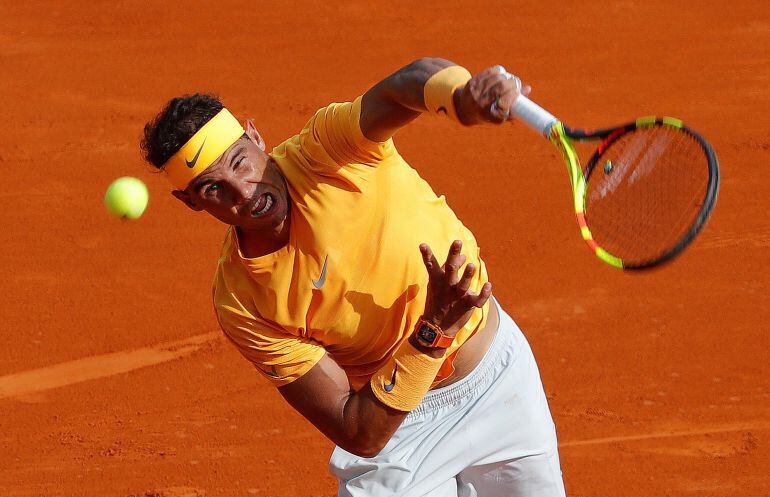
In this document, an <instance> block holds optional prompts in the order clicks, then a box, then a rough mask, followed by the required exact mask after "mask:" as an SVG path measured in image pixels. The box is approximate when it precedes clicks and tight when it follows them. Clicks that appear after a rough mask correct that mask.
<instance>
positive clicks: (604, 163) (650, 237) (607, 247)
mask: <svg viewBox="0 0 770 497" xmlns="http://www.w3.org/2000/svg"><path fill="white" fill-rule="evenodd" d="M558 128H560V129H558ZM559 135H562V136H559ZM567 138H568V139H572V140H579V141H585V140H601V142H600V144H599V146H598V147H597V148H596V151H595V152H594V153H593V154H592V156H591V157H590V159H589V160H588V162H587V164H586V169H585V173H583V174H582V178H577V179H575V178H574V175H573V178H572V183H573V193H574V195H575V202H574V205H575V214H576V217H577V221H578V224H579V225H580V229H581V234H582V236H583V239H584V240H585V242H586V243H587V244H588V245H589V247H590V248H591V249H592V250H593V251H594V253H595V254H596V255H597V256H598V257H599V258H600V259H601V260H603V261H604V262H606V263H608V264H610V265H612V266H615V267H618V268H622V269H628V270H639V269H646V268H652V267H655V266H659V265H660V264H663V263H665V262H666V261H669V260H671V259H672V258H674V257H675V256H677V255H678V254H680V253H681V252H682V251H683V250H684V249H685V248H686V247H687V246H688V245H689V244H690V243H691V242H692V240H693V239H694V238H695V236H696V235H697V234H698V233H699V232H700V230H701V229H702V228H703V226H704V225H705V223H706V220H707V219H708V217H709V215H710V213H711V211H712V210H713V208H714V205H715V203H716V198H717V194H718V190H719V163H718V160H717V157H716V154H715V153H714V150H713V148H712V147H711V145H710V144H709V143H708V142H707V141H706V140H705V139H704V138H703V137H702V136H701V135H699V134H698V133H697V132H695V131H693V130H692V129H690V128H688V127H687V126H685V125H684V124H682V122H681V121H680V120H678V119H674V118H669V117H662V118H657V117H645V118H640V119H637V120H636V121H634V122H632V123H628V124H625V125H622V126H618V127H614V128H605V129H601V130H597V131H592V132H588V131H583V130H576V129H571V128H567V127H563V126H557V127H555V129H554V130H553V131H552V136H551V139H552V141H559V142H562V145H560V148H562V149H563V148H564V146H565V145H564V144H563V142H565V141H567V146H570V145H569V143H568V140H567ZM573 154H574V150H573ZM566 157H567V155H565V158H566ZM568 162H569V159H568ZM572 169H574V166H571V167H570V170H571V171H572ZM571 175H572V173H571Z"/></svg>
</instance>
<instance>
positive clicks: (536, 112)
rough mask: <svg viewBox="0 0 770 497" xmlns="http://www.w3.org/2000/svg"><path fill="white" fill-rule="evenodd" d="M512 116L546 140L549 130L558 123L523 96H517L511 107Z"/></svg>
mask: <svg viewBox="0 0 770 497" xmlns="http://www.w3.org/2000/svg"><path fill="white" fill-rule="evenodd" d="M511 111H512V112H513V114H514V116H515V117H516V118H518V119H520V120H522V121H524V122H525V123H527V125H529V127H530V128H532V129H534V130H535V131H537V132H538V133H540V134H541V135H543V136H545V137H546V138H548V134H549V133H550V132H551V128H552V127H553V125H554V124H556V123H557V122H558V119H556V117H554V116H553V114H551V113H550V112H548V111H547V110H545V109H544V108H542V107H540V106H539V105H537V104H536V103H535V102H533V101H532V100H530V99H528V98H527V97H525V96H524V95H519V96H518V97H517V98H516V100H515V101H514V102H513V105H512V106H511Z"/></svg>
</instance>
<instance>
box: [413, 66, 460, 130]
mask: <svg viewBox="0 0 770 497" xmlns="http://www.w3.org/2000/svg"><path fill="white" fill-rule="evenodd" d="M470 79H471V73H470V72H468V70H467V69H466V68H464V67H462V66H450V67H445V68H444V69H442V70H440V71H439V72H437V73H436V74H434V75H433V76H431V77H430V78H429V79H428V81H426V82H425V87H424V88H423V99H424V100H425V107H426V108H427V109H428V111H430V112H433V113H442V114H446V115H447V116H449V117H450V118H451V119H453V120H455V121H457V122H460V119H459V118H458V117H457V110H456V109H455V102H454V93H455V90H457V89H458V88H460V87H461V86H463V85H464V84H465V83H467V82H468V81H469V80H470Z"/></svg>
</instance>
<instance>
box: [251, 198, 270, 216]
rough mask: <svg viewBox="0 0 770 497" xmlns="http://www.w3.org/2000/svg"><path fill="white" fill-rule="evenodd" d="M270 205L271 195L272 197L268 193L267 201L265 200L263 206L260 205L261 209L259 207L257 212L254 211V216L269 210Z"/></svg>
mask: <svg viewBox="0 0 770 497" xmlns="http://www.w3.org/2000/svg"><path fill="white" fill-rule="evenodd" d="M272 206H273V197H272V196H271V195H268V196H267V202H265V206H264V207H262V208H261V209H259V210H258V211H257V212H255V213H254V214H255V215H256V216H261V215H262V214H264V213H265V212H267V211H269V210H270V207H272Z"/></svg>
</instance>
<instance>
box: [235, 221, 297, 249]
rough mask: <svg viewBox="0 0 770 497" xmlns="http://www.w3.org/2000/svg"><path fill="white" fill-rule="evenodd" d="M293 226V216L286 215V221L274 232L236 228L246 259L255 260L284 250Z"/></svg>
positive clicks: (239, 243)
mask: <svg viewBox="0 0 770 497" xmlns="http://www.w3.org/2000/svg"><path fill="white" fill-rule="evenodd" d="M290 225H291V216H290V215H289V214H287V215H286V219H284V220H283V222H282V223H281V224H280V225H278V226H277V227H276V228H275V229H274V230H271V231H265V230H258V231H255V230H248V229H243V228H241V227H239V226H236V227H235V233H236V235H237V236H238V245H239V246H240V248H241V253H242V254H243V256H244V257H246V258H249V259H253V258H254V257H260V256H263V255H267V254H272V253H273V252H275V251H277V250H279V249H281V248H283V247H285V246H286V244H288V243H289V226H290Z"/></svg>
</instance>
